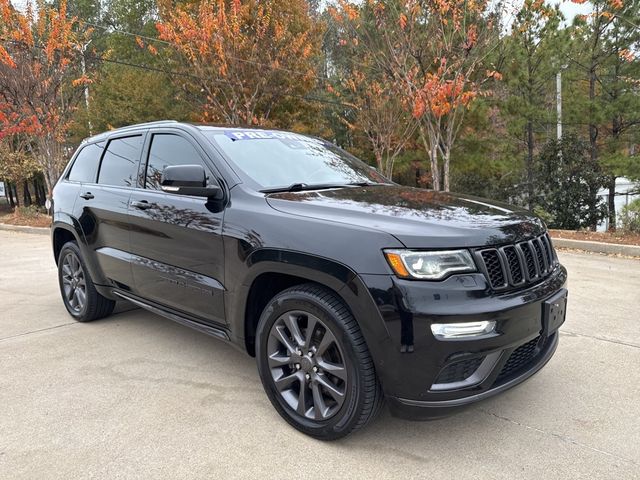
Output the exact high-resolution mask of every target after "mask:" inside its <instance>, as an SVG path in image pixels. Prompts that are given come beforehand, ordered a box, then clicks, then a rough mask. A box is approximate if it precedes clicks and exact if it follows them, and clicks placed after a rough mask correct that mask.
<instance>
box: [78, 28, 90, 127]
mask: <svg viewBox="0 0 640 480" xmlns="http://www.w3.org/2000/svg"><path fill="white" fill-rule="evenodd" d="M90 43H91V40H89V41H88V42H87V43H85V44H84V45H82V47H81V48H80V71H81V72H82V76H83V77H84V76H86V74H87V65H86V62H85V58H84V56H85V53H86V51H87V48H88V47H89V44H90ZM83 90H84V106H85V108H86V109H87V117H88V119H87V126H88V127H89V135H93V125H92V124H91V115H90V114H89V85H87V84H86V83H85V84H84V85H83Z"/></svg>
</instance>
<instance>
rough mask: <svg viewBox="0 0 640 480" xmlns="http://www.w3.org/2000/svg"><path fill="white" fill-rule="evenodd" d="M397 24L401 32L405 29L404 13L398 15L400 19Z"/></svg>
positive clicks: (405, 18)
mask: <svg viewBox="0 0 640 480" xmlns="http://www.w3.org/2000/svg"><path fill="white" fill-rule="evenodd" d="M398 24H399V25H400V28H401V29H402V30H404V29H405V28H407V16H406V15H405V14H404V13H401V14H400V19H399V20H398Z"/></svg>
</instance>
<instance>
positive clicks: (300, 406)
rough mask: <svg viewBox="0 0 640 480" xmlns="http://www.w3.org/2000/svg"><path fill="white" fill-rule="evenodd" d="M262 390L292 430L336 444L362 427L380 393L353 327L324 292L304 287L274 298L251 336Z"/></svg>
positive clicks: (335, 299) (346, 312)
mask: <svg viewBox="0 0 640 480" xmlns="http://www.w3.org/2000/svg"><path fill="white" fill-rule="evenodd" d="M256 358H257V362H258V371H259V373H260V378H261V380H262V384H263V386H264V389H265V391H266V393H267V396H268V397H269V400H271V403H272V404H273V406H274V407H275V409H276V410H277V411H278V413H279V414H280V415H281V416H282V417H283V418H284V419H285V420H286V421H287V422H289V424H291V425H292V426H293V427H295V428H296V429H298V430H300V431H301V432H303V433H305V434H307V435H310V436H312V437H315V438H318V439H321V440H335V439H338V438H341V437H344V436H346V435H348V434H349V433H351V432H353V431H354V430H357V429H358V428H361V427H363V426H364V425H366V424H367V423H368V422H369V421H370V420H371V419H372V418H374V417H375V415H376V414H377V413H378V411H379V410H380V406H381V405H382V400H383V396H382V390H381V388H380V385H379V382H378V379H377V376H376V373H375V369H374V365H373V361H372V359H371V355H370V354H369V350H368V349H367V346H366V344H365V341H364V338H363V337H362V333H361V331H360V328H359V326H358V324H357V322H356V321H355V319H354V318H353V316H352V315H351V313H350V312H349V310H347V308H346V307H345V306H344V304H343V303H342V301H341V300H340V299H339V298H338V297H337V296H336V295H335V294H334V293H333V292H331V291H330V290H328V289H326V288H324V287H321V286H319V285H316V284H304V285H300V286H295V287H292V288H289V289H287V290H284V291H283V292H281V293H279V294H278V295H276V296H275V297H274V298H273V299H272V300H271V301H270V302H269V304H268V305H267V306H266V308H265V309H264V311H263V313H262V315H261V317H260V320H259V323H258V328H257V332H256Z"/></svg>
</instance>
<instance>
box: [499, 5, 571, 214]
mask: <svg viewBox="0 0 640 480" xmlns="http://www.w3.org/2000/svg"><path fill="white" fill-rule="evenodd" d="M560 20H561V14H560V12H559V10H558V7H549V6H547V5H546V4H545V3H544V2H541V1H540V0H525V2H524V4H523V5H522V7H521V8H520V9H519V11H518V12H517V14H516V17H515V20H514V22H513V25H512V27H511V35H510V36H509V38H508V39H507V42H506V48H505V56H506V61H505V68H504V80H505V82H504V83H505V88H506V90H507V95H506V98H505V107H506V108H504V112H503V113H504V114H505V115H506V116H507V117H508V118H509V120H510V121H509V124H508V125H509V126H508V130H509V131H510V132H511V133H512V134H515V136H516V137H517V138H518V139H519V140H520V141H521V142H522V144H523V145H524V150H525V154H524V158H525V162H524V164H525V178H526V180H525V185H526V198H527V204H528V207H529V208H530V209H531V208H533V201H534V196H535V185H534V182H533V170H534V156H535V154H536V143H537V138H536V137H537V132H539V131H540V130H541V129H544V128H545V127H546V125H547V124H548V123H549V122H553V121H555V109H553V108H549V107H551V105H549V101H548V99H549V97H550V96H551V95H550V94H551V91H550V90H551V89H550V88H549V86H550V85H551V84H552V79H553V78H554V76H555V73H556V72H557V71H559V69H560V68H561V65H562V62H563V60H564V59H563V57H562V51H563V47H562V43H561V42H560V38H561V34H560V32H559V30H558V27H559V23H560Z"/></svg>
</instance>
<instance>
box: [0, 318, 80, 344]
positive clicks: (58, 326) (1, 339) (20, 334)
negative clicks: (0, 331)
mask: <svg viewBox="0 0 640 480" xmlns="http://www.w3.org/2000/svg"><path fill="white" fill-rule="evenodd" d="M77 324H78V322H68V323H61V324H60V325H54V326H53V327H46V328H39V329H38V330H31V331H30V332H24V333H18V334H16V335H9V336H8V337H0V342H2V341H4V340H11V339H12V338H18V337H24V336H25V335H31V334H32V333H38V332H44V331H46V330H54V329H56V328H61V327H66V326H67V325H77Z"/></svg>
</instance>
